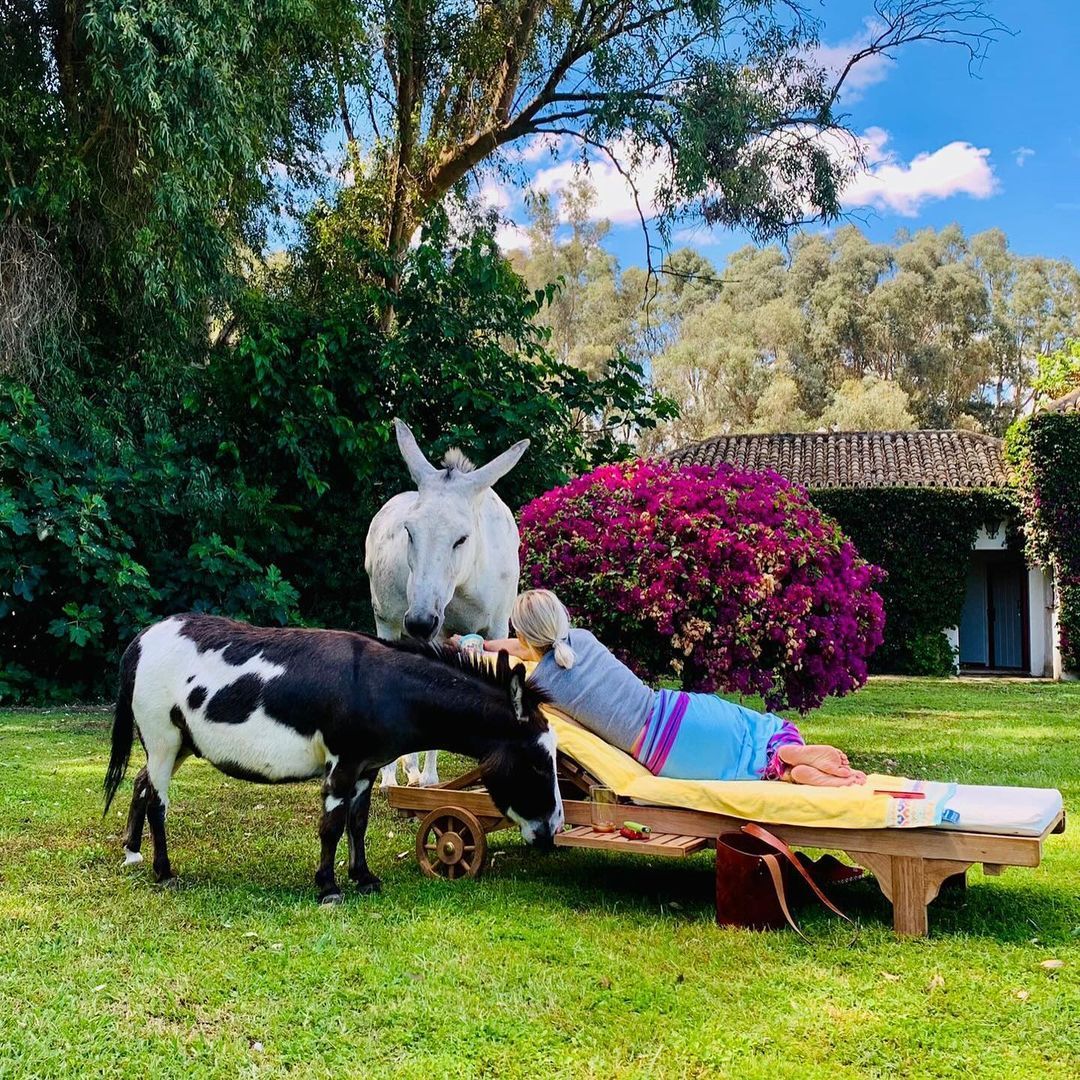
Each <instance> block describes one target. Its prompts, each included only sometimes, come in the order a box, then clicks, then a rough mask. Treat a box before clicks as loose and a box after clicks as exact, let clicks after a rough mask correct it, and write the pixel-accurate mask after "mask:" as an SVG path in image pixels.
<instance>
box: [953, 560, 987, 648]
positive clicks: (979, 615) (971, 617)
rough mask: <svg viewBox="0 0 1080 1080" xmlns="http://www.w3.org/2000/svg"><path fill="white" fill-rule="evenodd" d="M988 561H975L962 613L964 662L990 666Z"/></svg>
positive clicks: (961, 629) (961, 641)
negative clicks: (986, 562) (987, 618)
mask: <svg viewBox="0 0 1080 1080" xmlns="http://www.w3.org/2000/svg"><path fill="white" fill-rule="evenodd" d="M986 617H987V602H986V564H985V563H982V562H975V561H974V560H973V561H972V563H971V565H970V566H969V567H968V578H967V592H966V594H965V595H964V608H963V611H961V613H960V663H961V664H973V665H977V666H978V667H986V666H987V665H988V664H989V663H990V640H989V633H988V630H987V621H986Z"/></svg>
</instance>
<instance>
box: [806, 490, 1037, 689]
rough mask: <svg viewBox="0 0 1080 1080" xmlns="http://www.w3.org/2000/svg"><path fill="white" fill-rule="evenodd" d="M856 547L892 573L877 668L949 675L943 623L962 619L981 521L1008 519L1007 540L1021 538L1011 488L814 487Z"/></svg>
mask: <svg viewBox="0 0 1080 1080" xmlns="http://www.w3.org/2000/svg"><path fill="white" fill-rule="evenodd" d="M811 497H812V499H813V501H814V503H815V504H816V505H817V506H818V507H819V508H820V509H822V510H823V511H825V513H827V514H829V516H830V517H832V518H834V519H835V520H836V521H837V522H838V524H839V525H840V527H841V528H842V529H843V531H844V533H845V534H846V535H847V536H848V537H850V539H851V540H852V542H853V543H854V544H855V547H856V548H857V549H858V552H859V554H860V555H861V556H862V557H863V558H864V559H866V560H867V561H869V562H871V563H874V564H875V565H877V566H880V567H882V568H883V569H884V570H886V571H887V573H888V577H887V579H886V580H885V581H883V582H881V583H880V584H879V585H878V586H877V589H878V592H880V593H881V596H882V598H883V599H884V601H885V642H884V644H883V645H882V646H881V648H880V649H878V651H877V652H876V653H875V655H874V658H873V662H872V669H873V670H874V671H878V672H893V673H899V674H911V675H947V674H950V673H951V672H952V671H953V663H954V656H953V652H952V649H951V648H950V646H949V643H948V641H947V640H946V638H945V636H944V634H943V633H942V630H943V629H944V628H945V627H948V626H957V625H959V623H960V612H961V609H962V608H963V605H964V594H965V591H966V583H967V573H968V567H969V565H970V562H971V550H972V547H973V545H974V543H975V537H976V534H977V533H978V530H979V527H980V526H986V527H989V528H994V527H996V526H997V525H999V524H1000V523H1001V521H1002V520H1005V521H1007V522H1009V523H1010V529H1009V535H1008V537H1007V540H1008V544H1009V546H1010V547H1011V548H1013V549H1016V548H1018V547H1019V546H1020V543H1021V539H1020V536H1019V533H1018V532H1017V530H1016V527H1015V525H1014V524H1013V523H1014V522H1015V521H1016V516H1017V508H1016V504H1015V502H1014V501H1013V499H1012V497H1011V496H1010V494H1008V493H1006V492H999V491H955V490H948V489H942V488H874V489H869V490H868V489H850V488H843V489H837V488H834V489H827V490H819V491H813V492H811Z"/></svg>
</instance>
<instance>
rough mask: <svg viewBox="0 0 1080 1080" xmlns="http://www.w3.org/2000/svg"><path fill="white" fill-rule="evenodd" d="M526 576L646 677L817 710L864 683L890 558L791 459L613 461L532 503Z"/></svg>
mask: <svg viewBox="0 0 1080 1080" xmlns="http://www.w3.org/2000/svg"><path fill="white" fill-rule="evenodd" d="M521 532H522V541H521V555H522V571H523V578H524V580H525V582H527V583H528V584H529V585H531V586H533V587H541V586H542V587H546V588H550V589H553V590H555V591H556V592H557V593H558V594H559V595H560V596H561V597H562V599H563V600H564V602H565V603H566V604H567V606H568V608H569V609H570V611H571V613H572V615H573V617H574V618H575V619H576V620H577V621H578V622H580V623H582V624H584V625H587V626H589V628H590V629H592V630H594V631H595V632H596V634H597V636H598V637H600V638H601V640H603V641H604V642H605V643H606V644H607V645H608V646H609V647H611V648H612V650H613V651H614V652H615V653H616V654H617V655H619V656H620V657H621V658H622V659H624V660H625V661H626V662H627V663H628V664H630V665H631V666H632V667H633V668H634V669H635V670H636V671H637V672H639V673H640V674H641V675H642V676H643V677H646V678H648V679H651V680H654V681H655V680H660V679H665V678H671V677H672V676H674V677H676V678H678V679H679V680H680V681H681V683H682V685H683V686H684V687H685V688H687V689H691V690H703V691H714V690H720V689H722V690H728V691H735V692H737V693H740V694H754V693H759V694H762V695H763V696H764V698H765V701H766V704H767V705H768V707H770V708H783V707H790V708H795V709H798V710H800V711H802V712H806V711H807V710H809V709H811V708H814V707H815V706H817V705H820V704H821V702H822V700H823V699H824V698H825V697H826V696H827V695H829V694H836V695H842V694H845V693H847V692H848V691H850V690H853V689H855V688H856V687H858V686H860V685H862V683H863V682H865V680H866V675H867V660H868V658H869V657H870V655H871V654H872V653H873V651H874V649H875V648H877V646H878V645H880V644H881V640H882V627H883V625H884V615H883V611H882V604H881V598H880V596H879V595H878V594H877V593H876V592H875V591H874V585H875V584H876V583H877V582H878V581H879V580H880V579H881V577H882V574H881V572H880V571H879V570H878V568H877V567H874V566H871V565H869V564H868V563H866V562H865V561H864V560H863V559H861V558H860V557H859V555H858V553H857V552H856V550H855V548H854V546H853V545H852V544H851V543H850V541H848V540H847V539H846V538H845V537H844V535H843V534H842V533H841V532H840V530H839V528H837V526H836V525H835V523H833V522H832V521H830V520H829V519H827V518H825V517H824V516H823V515H822V514H821V513H820V512H819V511H818V510H817V509H816V508H815V507H814V506H812V505H811V504H810V501H809V499H808V497H807V495H806V493H805V491H803V489H801V488H799V487H795V486H794V485H792V484H790V483H788V481H786V480H784V479H783V478H782V477H780V476H778V475H776V474H775V473H748V472H740V471H738V470H736V469H734V468H731V467H729V466H725V465H720V466H716V467H707V466H700V465H692V466H686V467H684V468H681V469H678V468H676V467H674V466H672V465H670V464H668V463H665V462H653V461H638V462H635V463H633V464H628V465H611V466H604V467H601V468H599V469H596V470H594V471H593V472H591V473H589V474H587V475H585V476H581V477H579V478H578V479H576V480H574V481H572V482H571V483H569V484H567V485H566V486H565V487H560V488H556V489H555V490H554V491H550V492H548V493H547V494H545V495H542V496H541V497H540V498H538V499H535V500H533V501H532V502H531V503H529V504H528V505H527V506H526V507H525V508H524V509H523V511H522V514H521Z"/></svg>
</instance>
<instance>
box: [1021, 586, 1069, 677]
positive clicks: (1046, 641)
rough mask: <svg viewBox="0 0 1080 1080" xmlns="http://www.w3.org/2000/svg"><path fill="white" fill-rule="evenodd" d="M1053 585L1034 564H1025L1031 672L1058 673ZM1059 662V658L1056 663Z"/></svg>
mask: <svg viewBox="0 0 1080 1080" xmlns="http://www.w3.org/2000/svg"><path fill="white" fill-rule="evenodd" d="M1053 603H1054V597H1053V589H1052V588H1051V585H1050V579H1049V578H1048V577H1047V576H1046V574H1045V573H1044V572H1043V571H1042V570H1040V569H1039V568H1038V567H1037V566H1029V567H1028V627H1029V635H1030V641H1031V674H1032V675H1051V676H1054V677H1055V678H1060V677H1061V676H1060V675H1059V674H1058V673H1057V672H1055V670H1054V668H1055V664H1054V654H1055V653H1056V652H1057V649H1056V648H1055V644H1056V641H1057V636H1056V634H1055V633H1054V625H1053V624H1054V622H1055V620H1054V617H1053ZM1057 666H1058V668H1060V666H1061V661H1060V658H1059V660H1058V663H1057Z"/></svg>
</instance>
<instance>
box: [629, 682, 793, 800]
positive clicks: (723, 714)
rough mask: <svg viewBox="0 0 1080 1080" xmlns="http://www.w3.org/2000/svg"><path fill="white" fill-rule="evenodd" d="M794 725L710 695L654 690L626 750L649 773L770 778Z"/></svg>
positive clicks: (790, 740) (701, 777)
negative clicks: (647, 710) (651, 704)
mask: <svg viewBox="0 0 1080 1080" xmlns="http://www.w3.org/2000/svg"><path fill="white" fill-rule="evenodd" d="M802 741H803V740H802V736H801V735H800V734H799V730H798V728H796V727H795V725H794V724H792V723H791V722H790V721H789V720H784V719H783V718H781V717H779V716H775V715H774V714H772V713H759V712H755V711H754V710H753V709H748V708H746V707H745V706H743V705H736V704H735V703H734V702H731V701H725V700H724V699H723V698H720V697H717V696H716V695H715V694H688V693H685V692H682V691H675V690H660V691H658V692H657V695H656V704H655V705H654V707H653V710H652V713H651V715H650V716H649V719H648V720H647V721H646V722H645V725H644V727H642V729H641V731H640V733H639V734H638V736H637V738H636V739H635V740H634V743H633V745H632V746H631V748H630V753H631V754H632V755H633V757H634V758H635V759H636V760H637V761H639V762H640V763H641V764H642V765H644V766H645V768H646V769H648V770H649V772H651V773H652V774H653V775H654V776H666V777H674V778H677V779H680V780H760V779H762V778H771V777H770V775H769V773H770V770H771V769H775V765H774V761H775V755H776V751H777V749H778V748H779V747H781V746H783V745H785V744H787V743H801V742H802Z"/></svg>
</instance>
